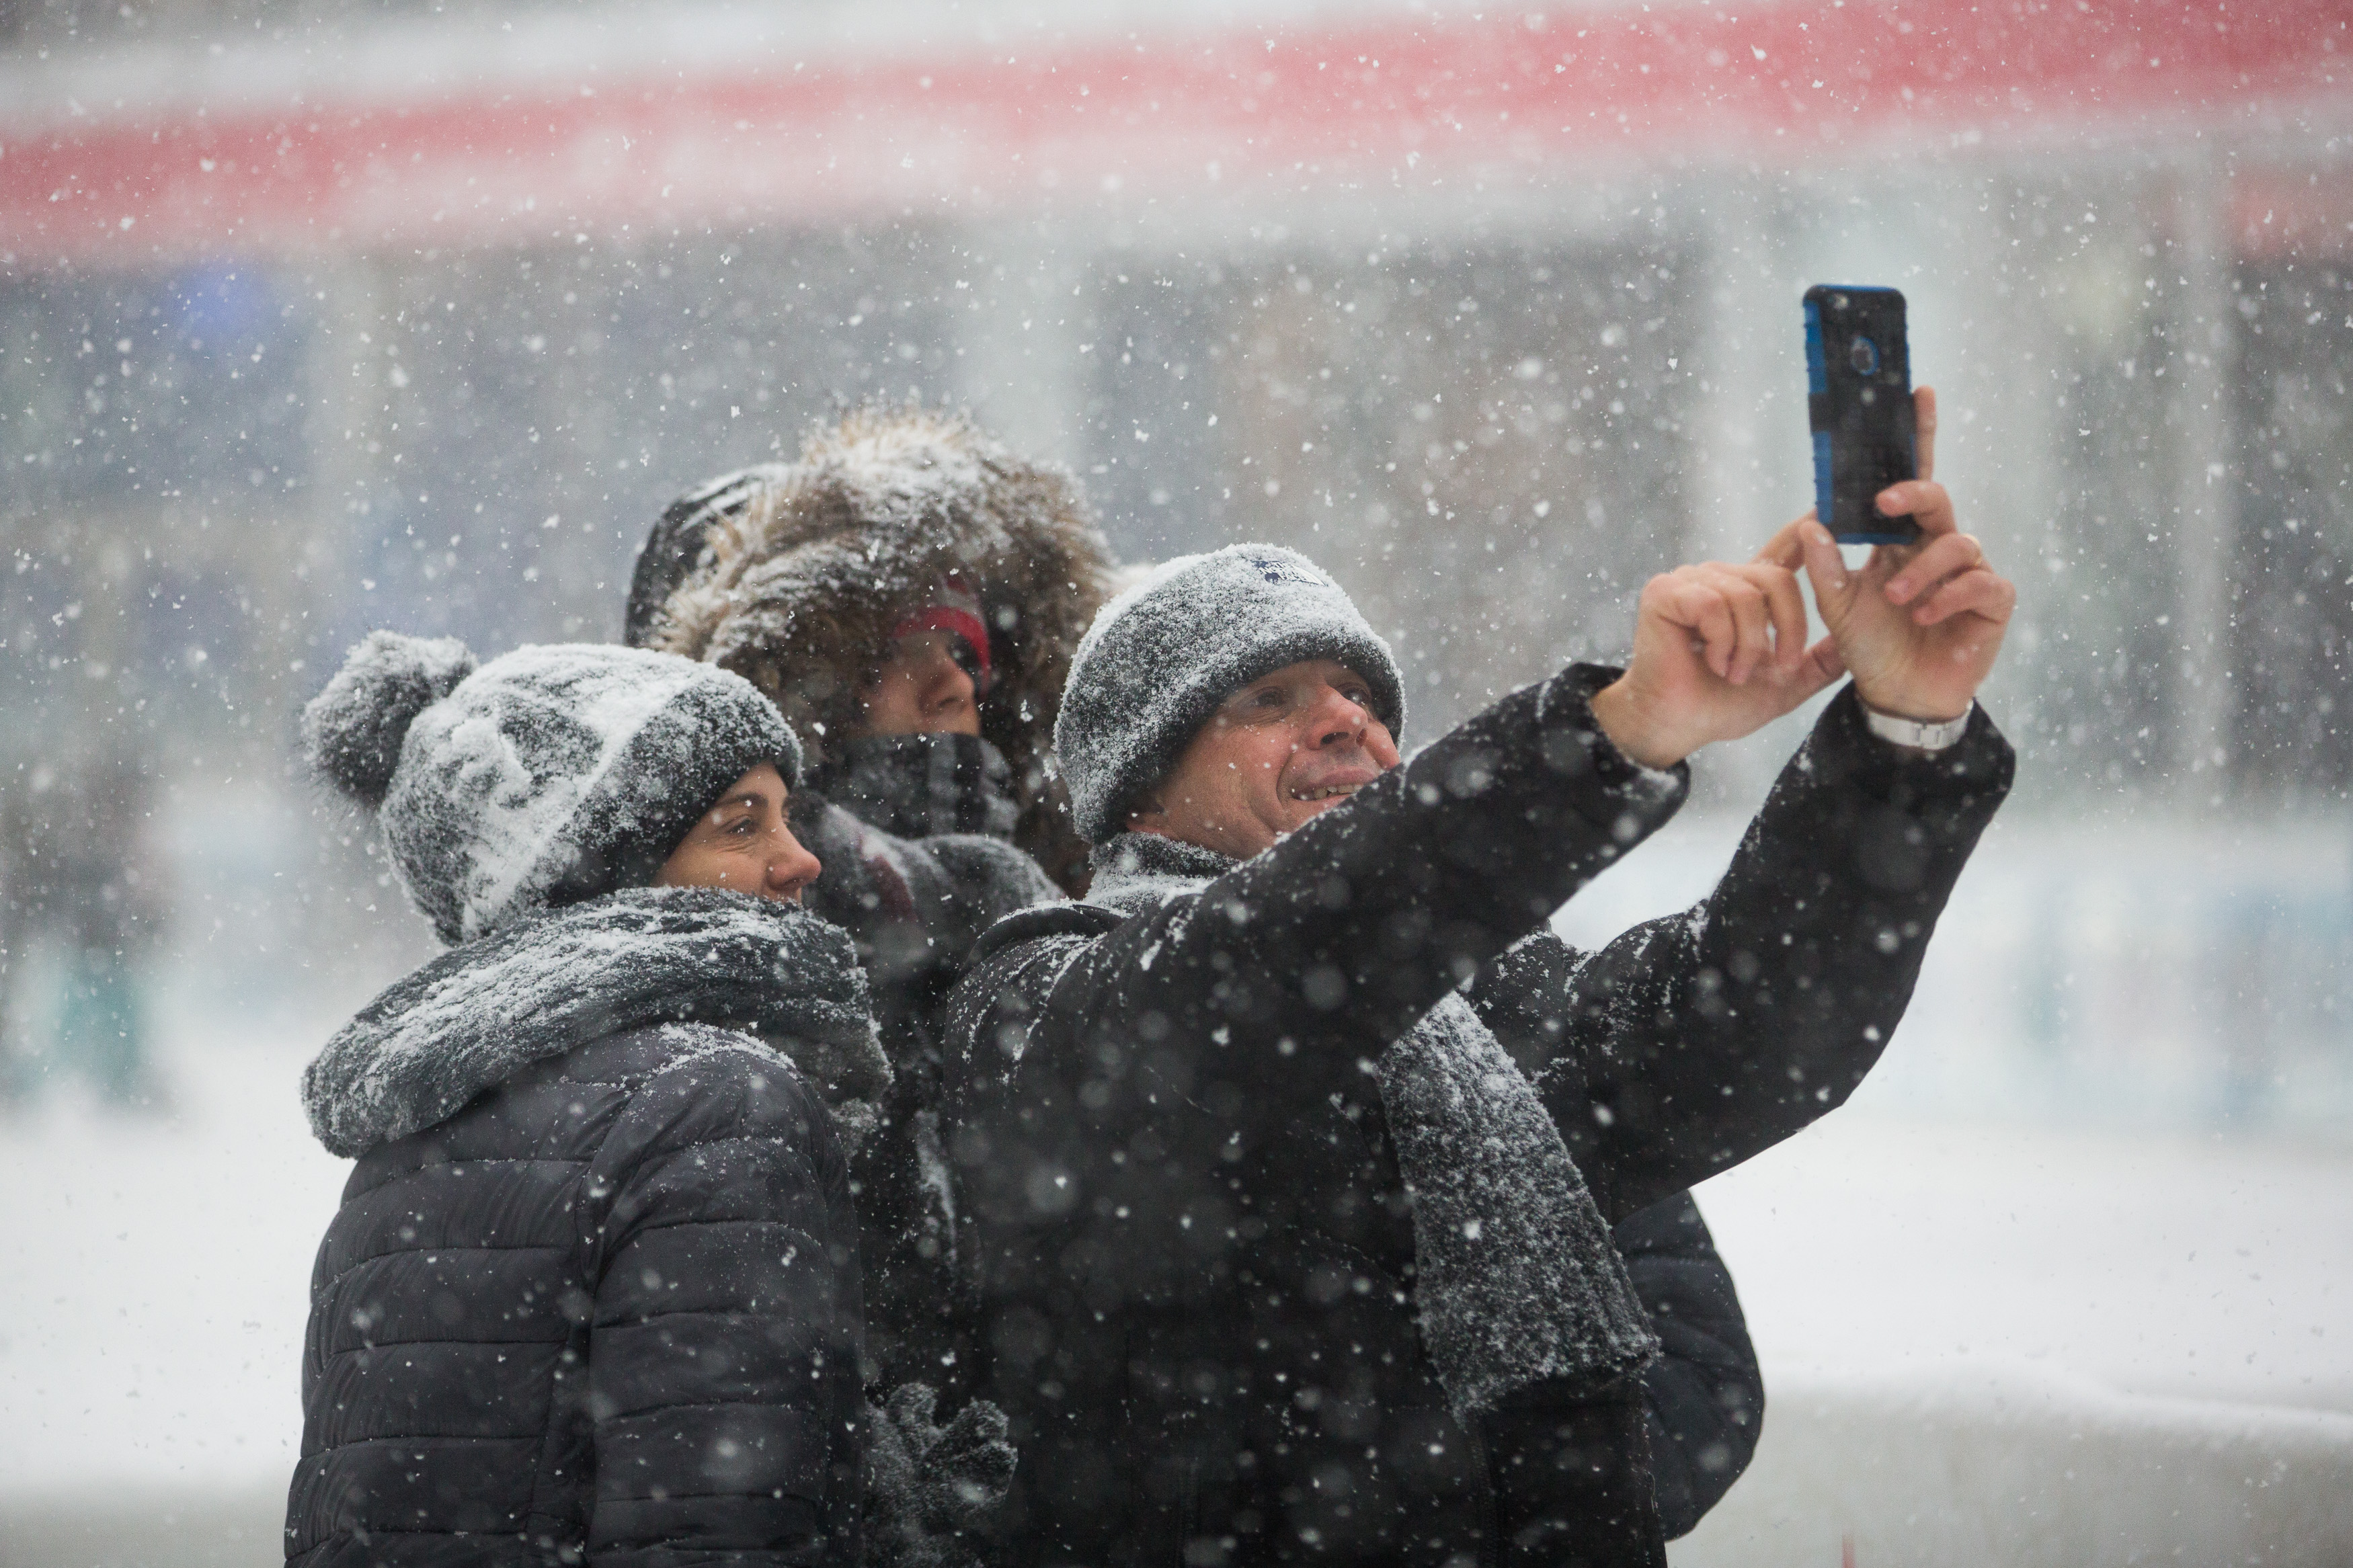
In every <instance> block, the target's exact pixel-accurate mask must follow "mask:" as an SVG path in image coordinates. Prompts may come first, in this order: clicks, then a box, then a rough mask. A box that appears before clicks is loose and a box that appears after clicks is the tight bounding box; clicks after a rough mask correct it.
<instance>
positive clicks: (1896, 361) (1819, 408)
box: [1805, 284, 1920, 544]
mask: <svg viewBox="0 0 2353 1568" xmlns="http://www.w3.org/2000/svg"><path fill="white" fill-rule="evenodd" d="M1825 300H1828V301H1829V302H1831V303H1832V304H1833V305H1835V306H1837V307H1839V308H1841V309H1853V308H1860V309H1861V310H1866V311H1870V312H1871V313H1872V314H1873V316H1875V317H1876V318H1878V322H1877V324H1878V325H1879V327H1880V330H1881V331H1882V332H1884V331H1885V328H1886V326H1887V325H1888V324H1890V321H1891V320H1892V324H1893V325H1894V329H1895V332H1894V339H1893V342H1892V344H1891V348H1892V351H1893V352H1890V353H1884V354H1883V355H1882V354H1881V353H1879V352H1878V351H1876V350H1874V353H1873V360H1872V362H1871V363H1870V367H1869V369H1868V370H1865V369H1864V368H1863V367H1862V365H1861V364H1858V365H1857V366H1856V370H1857V373H1858V377H1859V379H1860V384H1861V385H1862V390H1861V391H1860V394H1859V395H1860V397H1861V399H1862V402H1863V403H1864V404H1866V405H1867V404H1870V403H1871V402H1872V401H1873V398H1874V395H1875V393H1876V392H1879V391H1883V392H1884V393H1886V394H1888V396H1887V397H1886V398H1885V400H1884V404H1885V405H1883V406H1880V407H1876V408H1873V407H1861V406H1857V405H1856V403H1855V401H1854V399H1855V397H1856V396H1857V395H1858V392H1857V385H1858V377H1849V376H1845V375H1843V374H1842V375H1841V378H1840V379H1841V384H1840V385H1839V386H1838V387H1837V388H1836V389H1833V388H1832V386H1831V364H1830V355H1829V352H1828V349H1827V348H1826V346H1825V332H1824V330H1823V321H1822V306H1823V303H1824V302H1825ZM1891 310H1892V318H1891V316H1890V312H1891ZM1805 311H1806V391H1807V394H1808V395H1807V399H1806V407H1807V416H1808V417H1807V423H1808V426H1809V427H1810V430H1811V432H1812V435H1813V447H1814V514H1815V515H1816V516H1817V517H1819V518H1820V519H1821V521H1822V524H1823V526H1824V527H1826V528H1828V529H1829V530H1830V531H1831V533H1832V534H1833V535H1834V536H1836V538H1837V539H1838V542H1840V543H1841V544H1910V543H1912V542H1914V541H1915V540H1916V539H1918V538H1919V530H1918V528H1917V527H1916V526H1915V525H1914V524H1913V522H1912V520H1911V519H1909V518H1884V517H1882V516H1881V515H1880V514H1879V512H1878V510H1877V509H1876V508H1874V507H1873V506H1871V505H1870V503H1869V500H1868V499H1867V497H1868V496H1869V495H1873V494H1876V493H1877V492H1878V491H1879V490H1880V489H1884V488H1886V486H1887V485H1889V484H1892V483H1894V482H1896V481H1898V480H1901V479H1914V478H1916V477H1917V476H1918V474H1919V471H1920V470H1919V458H1918V450H1917V445H1916V441H1915V432H1914V430H1913V425H1912V356H1911V352H1910V346H1909V344H1908V343H1906V342H1905V341H1904V337H1903V311H1904V296H1903V295H1902V294H1901V293H1900V292H1898V291H1897V290H1895V289H1882V288H1874V287H1871V286H1869V285H1850V284H1817V285H1816V286H1815V287H1813V288H1811V289H1807V290H1806V298H1805ZM1874 384H1876V385H1874ZM1898 397H1900V399H1901V401H1900V402H1898V401H1897V398H1898ZM1841 461H1843V462H1844V463H1845V464H1847V465H1848V466H1849V467H1850V468H1853V469H1855V470H1856V471H1854V472H1851V473H1846V474H1841V472H1840V465H1841ZM1841 479H1844V480H1845V483H1843V484H1841V482H1840V481H1841ZM1841 500H1844V502H1845V507H1844V515H1841V508H1840V504H1839V503H1840V502H1841Z"/></svg>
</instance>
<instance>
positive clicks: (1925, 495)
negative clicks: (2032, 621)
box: [1757, 386, 2018, 722]
mask: <svg viewBox="0 0 2353 1568" xmlns="http://www.w3.org/2000/svg"><path fill="white" fill-rule="evenodd" d="M1914 405H1915V414H1916V423H1917V425H1918V428H1919V438H1918V447H1917V450H1918V453H1919V458H1920V477H1919V478H1918V479H1912V480H1907V481H1906V482H1905V483H1903V484H1900V485H1890V486H1889V487H1888V488H1887V489H1884V490H1882V491H1881V492H1880V493H1879V497H1878V506H1879V510H1880V511H1881V512H1883V514H1885V515H1887V516H1889V517H1900V516H1902V515H1903V514H1904V513H1905V512H1907V511H1908V512H1910V513H1911V514H1912V516H1913V519H1914V521H1916V522H1917V523H1918V524H1919V525H1920V537H1919V538H1918V539H1917V540H1916V541H1915V542H1913V543H1911V544H1905V545H1886V544H1883V545H1881V546H1879V547H1878V548H1876V549H1874V550H1873V552H1871V559H1870V560H1869V561H1868V562H1867V563H1865V564H1864V565H1863V567H1862V570H1860V571H1856V572H1850V571H1848V570H1847V569H1846V563H1844V562H1843V561H1842V560H1841V558H1840V556H1839V552H1838V544H1837V542H1836V541H1835V540H1833V539H1832V538H1831V531H1830V530H1829V529H1827V528H1825V527H1823V526H1822V524H1821V522H1820V520H1819V519H1817V518H1816V517H1815V516H1814V514H1813V513H1812V512H1808V513H1807V514H1806V515H1805V516H1803V517H1801V518H1799V519H1798V521H1795V522H1793V523H1791V524H1789V525H1788V527H1787V528H1784V529H1783V530H1782V531H1780V532H1779V533H1778V534H1775V535H1774V536H1773V541H1772V542H1771V543H1769V544H1767V545H1766V547H1765V548H1764V549H1763V550H1762V551H1760V552H1757V561H1758V562H1760V563H1772V564H1775V565H1778V566H1783V567H1788V568H1791V569H1795V568H1797V567H1799V566H1800V565H1802V566H1803V567H1804V568H1805V572H1806V575H1807V577H1808V578H1809V579H1810V580H1811V582H1812V584H1813V588H1814V605H1815V607H1816V608H1817V609H1818V610H1820V612H1821V616H1822V620H1823V623H1824V624H1825V625H1827V626H1829V627H1830V631H1831V640H1832V641H1833V642H1834V643H1836V644H1837V647H1838V653H1837V657H1838V658H1839V659H1840V660H1841V661H1842V662H1843V663H1844V665H1845V667H1846V668H1848V669H1850V670H1852V671H1853V673H1854V685H1855V694H1856V695H1857V696H1858V697H1860V698H1862V700H1863V703H1864V704H1865V705H1866V706H1868V707H1870V708H1873V709H1876V710H1878V711H1880V712H1882V713H1888V714H1893V715H1894V716H1895V717H1897V718H1900V719H1917V720H1922V721H1931V722H1934V721H1944V720H1949V719H1957V718H1959V717H1960V716H1961V715H1962V714H1964V713H1967V712H1968V710H1969V704H1970V702H1971V701H1973V700H1975V699H1976V697H1977V690H1978V686H1979V685H1981V684H1982V683H1983V682H1984V680H1985V678H1986V675H1987V673H1988V672H1989V670H1991V669H1992V668H1993V661H1994V656H1995V655H1996V654H1998V653H2000V651H2001V639H2002V634H2003V633H2004V632H2005V631H2006V630H2008V628H2009V626H2010V612H2011V610H2012V609H2014V608H2015V607H2016V605H2017V603H2018V590H2017V588H2016V587H2015V586H2013V585H2012V584H2010V580H2009V579H2008V578H2005V577H2002V576H2000V575H1997V574H1995V572H1994V570H1993V568H1992V567H1991V566H1990V565H1989V564H1988V563H1987V562H1986V557H1985V551H1984V550H1983V549H1982V548H1981V547H1979V545H1978V542H1977V541H1976V540H1975V539H1973V538H1971V537H1970V536H1969V535H1968V534H1966V533H1963V532H1961V531H1959V529H1958V527H1957V524H1956V522H1955V521H1954V517H1953V501H1952V498H1951V497H1950V496H1948V495H1947V494H1946V493H1945V487H1944V486H1942V485H1940V484H1937V483H1936V482H1935V480H1934V479H1932V478H1931V476H1932V475H1933V473H1934V472H1935V463H1936V393H1935V392H1933V391H1932V390H1930V389H1929V388H1927V387H1925V386H1924V387H1922V388H1920V389H1919V391H1918V392H1916V393H1915V394H1914Z"/></svg>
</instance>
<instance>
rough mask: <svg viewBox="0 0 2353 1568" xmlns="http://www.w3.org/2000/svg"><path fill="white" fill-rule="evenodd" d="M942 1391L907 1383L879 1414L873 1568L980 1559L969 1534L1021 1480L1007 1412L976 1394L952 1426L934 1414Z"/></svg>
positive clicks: (869, 1554) (870, 1514)
mask: <svg viewBox="0 0 2353 1568" xmlns="http://www.w3.org/2000/svg"><path fill="white" fill-rule="evenodd" d="M938 1402H939V1395H938V1394H936V1393H935V1392H934V1390H933V1388H932V1386H931V1384H927V1383H907V1384H900V1385H899V1387H898V1388H896V1389H894V1390H892V1394H891V1397H890V1398H889V1399H888V1400H886V1401H885V1402H884V1403H883V1406H882V1408H881V1409H880V1410H878V1411H875V1412H873V1415H872V1429H873V1433H874V1440H873V1446H872V1447H871V1449H870V1450H869V1452H868V1456H867V1458H868V1466H869V1469H868V1475H869V1482H868V1487H867V1529H866V1554H865V1563H866V1568H968V1565H970V1564H974V1563H978V1562H979V1560H980V1553H979V1551H978V1549H977V1546H976V1543H975V1542H972V1541H971V1540H969V1539H967V1534H966V1532H968V1531H978V1530H980V1529H982V1528H983V1527H985V1526H986V1525H987V1522H988V1520H989V1516H990V1515H991V1514H992V1513H994V1512H995V1511H996V1510H997V1505H998V1504H999V1503H1001V1502H1003V1501H1004V1500H1005V1493H1006V1489H1007V1488H1008V1487H1009V1486H1011V1485H1012V1482H1013V1464H1014V1458H1015V1455H1014V1450H1013V1445H1012V1444H1011V1443H1008V1442H1007V1441H1006V1432H1007V1430H1008V1424H1007V1422H1006V1419H1005V1412H1003V1411H1002V1410H999V1409H998V1408H997V1406H996V1405H991V1404H990V1403H989V1402H988V1401H987V1400H985V1399H976V1400H973V1401H971V1402H970V1403H968V1404H966V1405H965V1407H964V1408H963V1409H962V1410H960V1411H958V1412H956V1416H955V1420H953V1421H951V1422H949V1423H948V1424H947V1425H946V1426H938V1425H936V1424H934V1421H933V1420H932V1413H933V1410H934V1406H935V1405H937V1404H938Z"/></svg>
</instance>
